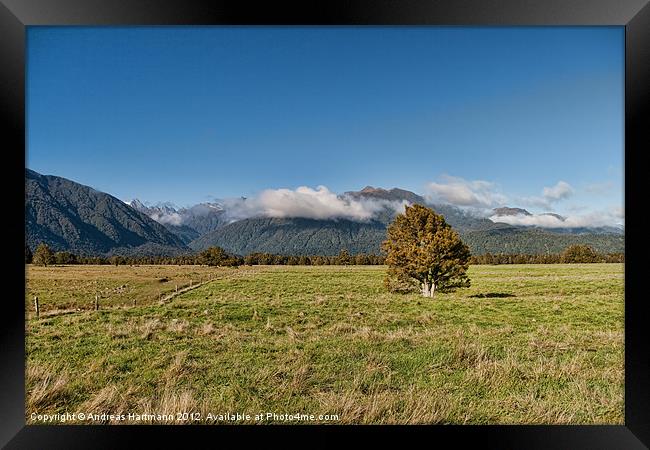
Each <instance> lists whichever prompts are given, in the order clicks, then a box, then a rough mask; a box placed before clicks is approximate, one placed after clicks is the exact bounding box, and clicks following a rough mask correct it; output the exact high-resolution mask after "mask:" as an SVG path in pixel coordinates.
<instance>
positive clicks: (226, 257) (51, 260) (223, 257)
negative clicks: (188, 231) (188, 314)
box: [25, 244, 386, 267]
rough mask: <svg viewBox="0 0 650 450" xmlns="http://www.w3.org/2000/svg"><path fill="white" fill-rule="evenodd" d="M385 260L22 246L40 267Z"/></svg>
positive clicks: (375, 259) (378, 260)
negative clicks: (102, 252)
mask: <svg viewBox="0 0 650 450" xmlns="http://www.w3.org/2000/svg"><path fill="white" fill-rule="evenodd" d="M385 259H386V258H385V257H384V256H382V255H375V254H358V255H350V253H349V252H348V251H347V250H341V252H340V253H339V254H338V255H336V256H322V255H313V256H306V255H302V256H287V255H277V254H273V253H251V254H249V255H247V256H244V257H241V256H238V255H233V254H231V253H228V252H226V251H225V250H224V249H222V248H221V247H210V248H208V249H206V250H203V251H202V252H200V253H196V254H188V255H180V256H109V257H104V256H81V255H75V254H74V253H71V252H67V251H60V252H54V251H52V250H51V249H50V247H49V246H47V245H46V244H40V245H39V246H38V247H37V248H36V250H35V251H34V253H33V254H32V252H31V250H30V249H29V247H27V246H26V247H25V262H26V263H27V264H35V265H40V266H48V265H70V264H93V265H97V264H100V265H102V264H103V265H115V266H121V265H207V266H227V267H237V266H243V265H247V266H255V265H282V266H298V265H300V266H326V265H382V264H384V261H385Z"/></svg>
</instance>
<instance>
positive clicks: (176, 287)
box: [176, 285, 178, 294]
mask: <svg viewBox="0 0 650 450" xmlns="http://www.w3.org/2000/svg"><path fill="white" fill-rule="evenodd" d="M176 293H177V294H178V285H176Z"/></svg>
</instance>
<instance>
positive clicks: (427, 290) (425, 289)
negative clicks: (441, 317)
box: [422, 281, 431, 297]
mask: <svg viewBox="0 0 650 450" xmlns="http://www.w3.org/2000/svg"><path fill="white" fill-rule="evenodd" d="M422 296H423V297H431V287H430V286H429V282H428V281H424V282H422Z"/></svg>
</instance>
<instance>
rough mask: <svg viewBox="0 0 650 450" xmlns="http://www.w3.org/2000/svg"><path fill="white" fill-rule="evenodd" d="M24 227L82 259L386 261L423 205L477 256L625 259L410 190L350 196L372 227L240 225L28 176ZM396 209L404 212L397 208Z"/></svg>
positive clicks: (590, 233) (320, 222)
mask: <svg viewBox="0 0 650 450" xmlns="http://www.w3.org/2000/svg"><path fill="white" fill-rule="evenodd" d="M26 189H27V192H26V194H27V196H26V201H25V220H26V232H27V244H28V245H29V246H30V247H31V248H32V249H33V248H34V247H35V246H36V245H38V243H40V242H45V243H47V244H48V245H50V246H51V247H52V248H53V249H55V250H69V251H73V252H76V253H82V254H103V255H111V254H120V255H157V254H159V255H168V254H178V253H186V252H189V251H198V250H203V249H205V248H207V247H210V246H220V247H222V248H224V249H225V250H227V251H229V252H232V253H235V254H239V255H246V254H249V253H252V252H268V253H276V254H283V255H318V254H320V255H336V254H338V253H339V251H340V250H342V249H347V250H348V251H349V252H350V253H352V254H356V253H380V248H381V242H382V241H383V240H384V239H385V236H386V227H387V226H388V224H389V223H390V222H391V221H392V219H393V217H394V216H395V214H396V208H395V204H399V202H407V203H420V204H424V205H427V206H430V207H432V208H433V209H434V210H435V211H436V212H438V213H440V214H442V215H443V216H444V217H445V219H446V220H447V222H448V223H449V224H450V225H452V227H454V228H455V229H456V230H457V231H458V232H459V233H460V235H461V237H462V238H463V240H464V241H465V242H466V243H467V244H468V245H469V247H470V249H471V251H472V253H474V254H483V253H486V252H490V253H504V252H505V253H549V252H550V253H556V252H560V251H562V250H563V249H564V248H566V247H567V246H568V245H570V244H577V243H580V244H588V245H591V246H592V247H593V248H594V249H595V250H596V251H599V252H605V253H609V252H622V251H623V249H624V239H623V232H622V230H618V229H616V228H612V227H606V228H602V229H590V228H584V229H575V228H567V229H542V228H537V227H523V226H513V225H508V224H505V223H499V222H494V221H492V220H490V219H488V218H487V217H479V216H477V215H475V214H471V213H469V212H467V211H464V210H461V209H459V208H457V207H454V206H451V205H431V204H427V202H426V199H424V198H423V197H421V196H419V195H417V194H415V193H413V192H410V191H406V190H403V189H397V188H395V189H390V190H386V189H381V188H375V187H371V186H368V187H366V188H364V189H362V190H360V191H353V192H346V193H345V194H343V195H344V196H346V197H348V198H351V199H357V200H359V199H361V200H368V201H381V202H384V203H380V205H384V206H382V207H380V208H378V209H377V211H376V212H375V213H374V215H373V217H372V219H370V220H350V219H341V218H333V219H308V218H270V217H263V216H255V217H248V218H243V219H238V220H234V219H232V218H229V217H230V216H229V214H228V211H227V208H226V207H225V206H223V205H222V204H219V203H202V204H199V205H195V206H192V207H186V208H177V207H175V206H173V205H170V204H159V205H154V206H146V205H144V204H143V203H142V202H140V201H138V200H133V201H131V202H129V203H124V202H122V201H120V200H118V199H117V198H115V197H112V196H111V195H108V194H105V193H102V192H98V191H96V190H94V189H92V188H90V187H88V186H83V185H81V184H78V183H75V182H73V181H70V180H66V179H65V178H61V177H56V176H43V175H40V174H38V173H36V172H34V171H32V170H26ZM395 202H397V203H395ZM517 214H524V215H525V214H530V213H528V211H526V210H523V209H519V208H508V207H503V208H498V209H496V210H495V215H497V216H505V215H517Z"/></svg>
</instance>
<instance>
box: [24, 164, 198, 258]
mask: <svg viewBox="0 0 650 450" xmlns="http://www.w3.org/2000/svg"><path fill="white" fill-rule="evenodd" d="M25 178H26V179H25V190H26V192H25V194H26V197H25V227H26V240H27V245H28V246H29V247H30V248H32V249H34V248H35V247H36V246H37V245H38V244H39V243H41V242H45V243H47V244H48V245H49V246H50V247H51V248H52V249H54V250H68V251H72V252H75V253H79V254H87V255H100V254H101V255H105V254H106V255H107V254H112V253H115V252H117V253H120V254H143V252H144V253H147V254H152V253H157V254H174V253H178V252H183V251H187V250H188V249H187V247H185V245H184V243H183V242H182V240H181V239H180V238H179V237H178V236H176V235H175V234H173V233H171V232H170V231H169V230H167V229H166V228H165V227H164V226H162V225H161V224H159V223H158V222H156V221H155V220H152V219H151V218H149V217H148V216H147V215H145V214H142V213H141V212H139V211H136V210H135V209H133V208H131V207H130V206H129V205H127V204H125V203H124V202H122V201H121V200H119V199H117V198H115V197H113V196H111V195H108V194H105V193H103V192H98V191H96V190H94V189H93V188H91V187H88V186H84V185H82V184H79V183H75V182H73V181H70V180H67V179H65V178H61V177H56V176H50V175H47V176H46V175H40V174H38V173H37V172H34V171H33V170H29V169H26V170H25Z"/></svg>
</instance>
